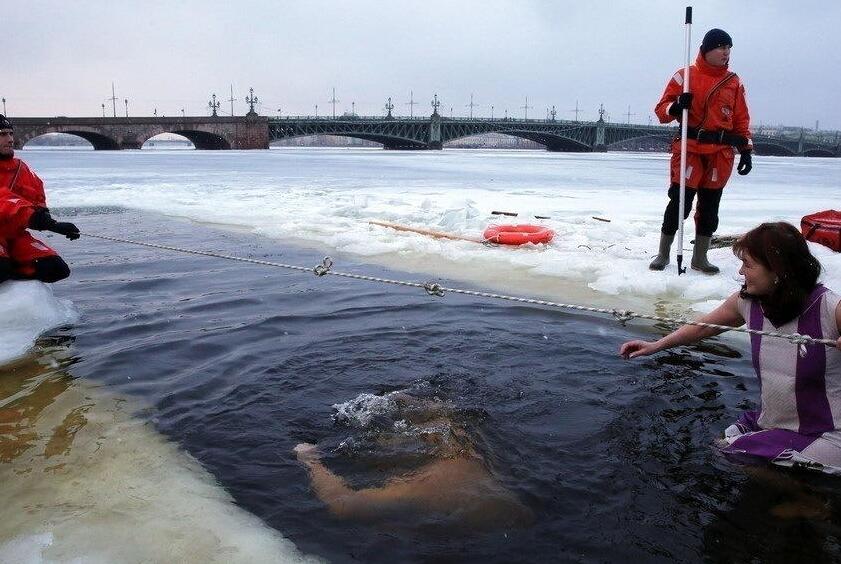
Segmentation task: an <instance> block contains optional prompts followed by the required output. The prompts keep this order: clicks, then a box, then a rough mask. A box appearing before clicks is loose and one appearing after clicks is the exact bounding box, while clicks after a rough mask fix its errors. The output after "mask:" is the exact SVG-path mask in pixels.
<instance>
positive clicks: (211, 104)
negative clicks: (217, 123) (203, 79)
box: [207, 94, 219, 117]
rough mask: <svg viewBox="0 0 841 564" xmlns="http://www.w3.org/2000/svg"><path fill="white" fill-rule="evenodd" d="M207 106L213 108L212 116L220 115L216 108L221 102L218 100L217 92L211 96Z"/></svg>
mask: <svg viewBox="0 0 841 564" xmlns="http://www.w3.org/2000/svg"><path fill="white" fill-rule="evenodd" d="M207 106H208V107H209V108H210V109H211V111H212V114H211V116H210V117H219V114H217V113H216V110H218V109H219V102H217V101H216V94H213V95H212V96H211V97H210V101H209V102H208V103H207Z"/></svg>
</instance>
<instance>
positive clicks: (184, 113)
mask: <svg viewBox="0 0 841 564" xmlns="http://www.w3.org/2000/svg"><path fill="white" fill-rule="evenodd" d="M181 117H187V112H185V111H184V108H181Z"/></svg>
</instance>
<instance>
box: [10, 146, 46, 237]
mask: <svg viewBox="0 0 841 564" xmlns="http://www.w3.org/2000/svg"><path fill="white" fill-rule="evenodd" d="M46 206H47V200H46V196H45V195H44V183H43V182H42V181H41V179H40V178H38V176H37V175H36V174H35V173H34V172H32V171H31V170H30V169H29V167H28V166H26V163H25V162H23V161H22V160H20V159H17V158H11V159H0V239H10V238H13V237H15V236H16V235H18V234H19V233H20V232H21V231H24V230H25V229H26V228H27V226H28V225H29V218H30V217H32V214H33V213H35V210H37V209H38V208H44V207H46Z"/></svg>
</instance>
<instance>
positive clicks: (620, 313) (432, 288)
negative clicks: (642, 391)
mask: <svg viewBox="0 0 841 564" xmlns="http://www.w3.org/2000/svg"><path fill="white" fill-rule="evenodd" d="M81 234H82V235H84V236H86V237H92V238H95V239H103V240H106V241H115V242H117V243H128V244H131V245H140V246H142V247H149V248H152V249H162V250H165V251H174V252H177V253H186V254H191V255H201V256H206V257H214V258H220V259H225V260H233V261H237V262H245V263H249V264H259V265H262V266H271V267H275V268H286V269H288V270H297V271H299V272H311V273H313V274H315V275H316V276H325V275H327V274H329V275H332V276H341V277H343V278H353V279H355V280H367V281H369V282H381V283H383V284H394V285H396V286H408V287H410V288H419V289H422V290H425V291H426V293H427V294H429V295H430V296H437V297H442V296H444V294H445V293H447V292H451V293H453V294H463V295H465V296H476V297H481V298H492V299H498V300H506V301H510V302H517V303H524V304H532V305H541V306H547V307H553V308H558V309H569V310H574V311H586V312H590V313H602V314H606V315H612V316H613V317H614V318H615V319H616V320H617V321H619V322H620V323H622V325H625V323H627V322H628V321H630V320H632V319H648V320H651V321H660V322H663V323H669V324H671V325H695V326H698V327H706V328H709V329H716V330H720V331H737V332H740V333H748V334H751V335H763V336H765V337H775V338H779V339H786V340H787V341H790V342H792V343H794V344H796V345H798V346H799V347H800V348H801V351H803V350H804V349H803V347H804V346H805V345H808V344H820V345H826V346H832V347H834V346H835V344H836V342H835V341H833V340H830V339H816V338H814V337H810V336H809V335H801V334H799V333H790V334H789V333H780V332H778V331H759V330H756V329H748V328H747V327H731V326H729V325H717V324H715V323H704V322H701V321H693V320H689V319H674V318H671V317H661V316H658V315H648V314H644V313H636V312H633V311H628V310H624V309H607V308H601V307H590V306H582V305H577V304H565V303H560V302H553V301H549V300H537V299H534V298H523V297H519V296H509V295H507V294H497V293H494V292H480V291H477V290H465V289H463V288H448V287H446V286H441V285H440V284H437V283H435V282H425V283H421V282H407V281H405V280H393V279H391V278H381V277H378V276H367V275H364V274H353V273H349V272H337V271H334V270H331V269H332V267H333V261H332V260H331V259H330V257H325V258H324V260H323V261H322V263H321V264H319V265H316V266H315V267H311V268H310V267H305V266H297V265H294V264H284V263H280V262H273V261H268V260H260V259H252V258H245V257H237V256H232V255H224V254H221V253H214V252H210V251H198V250H195V249H184V248H180V247H173V246H170V245H159V244H157V243H146V242H143V241H132V240H131V239H121V238H119V237H110V236H108V235H94V234H92V233H81Z"/></svg>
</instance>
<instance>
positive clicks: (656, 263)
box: [648, 233, 675, 270]
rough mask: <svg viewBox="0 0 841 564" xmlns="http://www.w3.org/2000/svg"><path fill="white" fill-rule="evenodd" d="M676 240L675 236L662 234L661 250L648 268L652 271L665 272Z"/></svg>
mask: <svg viewBox="0 0 841 564" xmlns="http://www.w3.org/2000/svg"><path fill="white" fill-rule="evenodd" d="M674 240H675V236H674V235H666V234H665V233H660V250H659V251H658V252H657V256H656V257H654V260H653V261H651V264H649V265H648V268H650V269H651V270H663V269H664V268H666V265H667V264H669V253H670V252H671V250H672V243H673V242H674Z"/></svg>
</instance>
